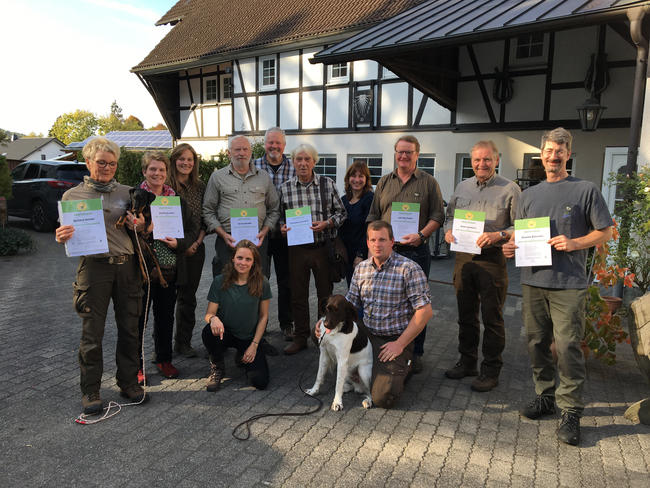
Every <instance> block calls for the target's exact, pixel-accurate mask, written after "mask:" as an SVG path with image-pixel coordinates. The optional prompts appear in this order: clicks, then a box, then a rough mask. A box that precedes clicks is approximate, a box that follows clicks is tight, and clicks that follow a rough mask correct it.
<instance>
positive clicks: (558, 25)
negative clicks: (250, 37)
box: [311, 0, 650, 63]
mask: <svg viewBox="0 0 650 488" xmlns="http://www.w3.org/2000/svg"><path fill="white" fill-rule="evenodd" d="M649 4H650V1H639V0H427V1H425V2H423V3H421V4H420V5H417V6H415V7H413V8H411V9H409V10H406V11H404V12H402V13H401V14H398V15H396V16H395V17H393V18H392V19H388V20H386V21H383V22H381V23H380V24H377V25H375V26H373V27H370V28H368V29H366V30H364V31H363V32H360V33H358V34H356V35H354V36H352V37H350V38H349V39H346V40H344V41H341V42H339V43H337V44H335V45H333V46H331V47H329V48H327V49H324V50H323V51H321V52H319V53H318V54H316V56H314V59H312V60H311V62H321V63H333V62H342V61H349V60H353V59H364V58H373V59H377V57H376V56H378V55H381V54H384V53H397V52H402V53H403V52H404V51H407V50H409V49H423V48H435V47H445V46H450V45H460V44H463V43H468V42H474V41H476V40H489V39H490V38H495V37H509V36H512V35H513V34H515V33H520V32H531V31H533V30H544V29H548V30H559V29H563V28H569V27H577V26H581V25H588V24H594V23H598V22H601V21H603V19H607V20H610V19H615V18H616V17H618V18H619V19H625V16H626V10H627V9H629V8H631V7H636V6H646V5H649Z"/></svg>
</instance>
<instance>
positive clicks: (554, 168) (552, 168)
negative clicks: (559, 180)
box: [546, 159, 562, 173]
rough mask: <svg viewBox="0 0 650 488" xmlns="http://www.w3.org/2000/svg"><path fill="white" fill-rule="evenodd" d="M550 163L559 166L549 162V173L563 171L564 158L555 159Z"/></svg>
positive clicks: (547, 170) (547, 169)
mask: <svg viewBox="0 0 650 488" xmlns="http://www.w3.org/2000/svg"><path fill="white" fill-rule="evenodd" d="M550 163H551V164H553V165H557V166H552V165H551V164H549V166H548V168H546V172H547V173H560V172H561V171H562V160H560V159H554V160H553V161H550Z"/></svg>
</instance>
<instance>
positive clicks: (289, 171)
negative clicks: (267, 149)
mask: <svg viewBox="0 0 650 488" xmlns="http://www.w3.org/2000/svg"><path fill="white" fill-rule="evenodd" d="M255 166H256V167H257V169H260V170H262V171H266V172H267V173H268V174H269V178H271V181H272V182H273V184H274V185H275V189H276V190H278V194H279V193H280V186H281V185H282V183H284V182H285V181H287V180H288V179H290V178H293V177H294V176H296V169H295V168H294V167H293V163H292V162H291V159H290V158H288V157H286V156H284V155H282V162H281V163H280V168H279V169H278V170H277V171H273V168H271V163H269V162H268V161H267V159H266V154H265V155H264V156H262V157H261V158H257V159H256V160H255Z"/></svg>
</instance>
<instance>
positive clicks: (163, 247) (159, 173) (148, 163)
mask: <svg viewBox="0 0 650 488" xmlns="http://www.w3.org/2000/svg"><path fill="white" fill-rule="evenodd" d="M168 168H169V160H168V159H167V156H165V154H164V153H162V152H160V151H148V152H146V153H144V156H143V157H142V174H143V175H144V178H145V179H144V181H143V182H142V183H141V184H140V188H142V189H144V190H147V191H149V192H151V193H153V194H154V195H156V197H174V196H175V195H176V192H175V191H174V190H173V189H172V188H171V187H170V186H168V185H166V184H165V181H166V180H167V171H168ZM171 200H172V199H170V201H171ZM164 201H165V199H164V198H163V199H161V200H154V201H153V202H152V218H153V220H154V222H153V224H154V225H153V226H152V227H150V228H149V229H148V231H149V232H150V233H149V234H148V239H149V244H150V246H151V248H152V249H153V251H154V253H155V254H156V258H157V259H158V262H159V263H160V268H161V270H162V274H163V277H164V278H165V281H167V286H162V285H161V284H160V282H155V281H154V280H151V287H150V290H149V296H148V297H147V294H146V289H145V296H144V297H143V313H142V315H141V316H140V341H142V335H143V331H144V322H145V320H146V318H148V312H149V310H148V305H149V304H151V306H152V308H153V317H154V323H153V337H154V346H155V363H156V367H157V368H158V370H159V371H160V372H161V373H162V375H163V376H164V377H165V378H176V377H178V370H177V369H176V368H175V367H174V365H173V364H172V332H173V329H174V306H175V305H176V290H177V287H180V286H183V285H185V283H186V282H187V271H186V263H185V252H186V251H187V248H188V245H189V244H190V242H188V241H189V240H188V239H187V238H185V236H186V235H187V236H190V235H194V232H193V230H194V229H193V221H192V219H191V218H189V215H188V213H187V209H186V205H185V203H184V202H183V200H181V201H180V206H181V215H182V227H183V237H167V236H163V237H161V236H158V238H155V236H154V233H155V232H156V230H155V227H156V222H155V220H156V218H155V216H154V215H153V214H154V210H153V207H154V206H156V205H157V203H158V202H164ZM151 231H153V232H151ZM149 272H150V274H151V270H149ZM147 299H148V300H147ZM145 310H146V311H147V314H146V316H145V313H144V311H145ZM141 350H142V348H141ZM142 360H143V359H142V358H140V361H141V363H140V364H141V365H142ZM138 382H140V383H142V382H144V375H143V370H142V367H141V368H140V371H139V372H138Z"/></svg>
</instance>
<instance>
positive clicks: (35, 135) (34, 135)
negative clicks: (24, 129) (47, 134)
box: [23, 131, 43, 138]
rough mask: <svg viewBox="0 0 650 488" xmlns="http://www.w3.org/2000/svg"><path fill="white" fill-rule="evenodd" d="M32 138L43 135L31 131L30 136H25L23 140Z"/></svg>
mask: <svg viewBox="0 0 650 488" xmlns="http://www.w3.org/2000/svg"><path fill="white" fill-rule="evenodd" d="M30 137H43V133H42V132H39V133H38V134H37V133H36V132H34V131H31V132H30V133H29V134H25V135H24V136H23V138H30Z"/></svg>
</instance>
